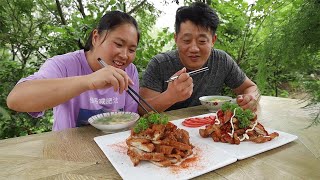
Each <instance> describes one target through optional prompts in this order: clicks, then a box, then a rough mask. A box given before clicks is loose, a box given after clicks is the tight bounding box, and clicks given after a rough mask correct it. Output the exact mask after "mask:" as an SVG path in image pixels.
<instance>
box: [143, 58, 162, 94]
mask: <svg viewBox="0 0 320 180" xmlns="http://www.w3.org/2000/svg"><path fill="white" fill-rule="evenodd" d="M162 83H163V80H162V79H161V73H160V64H159V63H158V62H157V60H156V59H155V58H152V59H151V60H150V62H149V64H148V66H147V68H146V70H145V72H144V74H143V76H142V80H141V87H144V88H148V89H151V90H154V91H157V92H162V91H163V90H162Z"/></svg>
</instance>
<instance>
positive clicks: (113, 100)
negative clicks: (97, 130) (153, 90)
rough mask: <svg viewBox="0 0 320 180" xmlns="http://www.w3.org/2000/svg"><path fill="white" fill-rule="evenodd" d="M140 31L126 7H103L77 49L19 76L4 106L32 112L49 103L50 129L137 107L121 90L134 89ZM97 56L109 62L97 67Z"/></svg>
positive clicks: (41, 110) (36, 114) (136, 86)
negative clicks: (52, 116)
mask: <svg viewBox="0 0 320 180" xmlns="http://www.w3.org/2000/svg"><path fill="white" fill-rule="evenodd" d="M139 38H140V34H139V29H138V25H137V22H136V20H135V19H134V18H133V17H132V16H130V15H128V14H127V13H124V12H120V11H110V12H108V13H106V14H105V15H104V16H103V17H102V18H101V19H100V22H99V24H98V26H97V28H95V29H94V30H93V31H92V32H91V34H90V37H89V39H88V41H87V43H86V45H85V47H84V49H82V50H78V51H75V52H70V53H67V54H63V55H58V56H54V57H52V58H50V59H48V60H47V61H46V62H45V63H44V64H43V65H42V66H41V68H40V69H39V71H38V72H36V73H34V74H33V75H30V76H28V77H26V78H23V79H21V80H20V81H19V82H18V83H17V85H16V86H15V87H14V88H13V90H12V91H11V92H10V94H9V95H8V98H7V105H8V107H9V108H10V109H13V110H15V111H19V112H29V114H30V115H32V116H33V117H39V116H42V115H43V114H44V111H45V110H46V109H50V108H53V113H54V124H53V130H54V131H57V130H62V129H66V128H72V127H78V126H82V125H85V124H88V118H89V117H91V116H93V115H95V114H98V113H102V112H110V111H130V112H137V109H138V104H137V103H136V102H135V101H134V100H133V99H132V98H131V97H130V96H129V95H128V94H127V93H125V90H127V88H128V86H129V85H130V86H131V87H132V88H133V89H134V90H135V91H136V92H139V79H138V71H137V68H136V67H135V65H134V64H132V61H133V60H134V58H135V55H136V49H137V46H138V42H139ZM98 58H101V59H103V60H104V62H105V63H106V64H108V65H109V66H107V67H104V68H102V67H101V65H100V64H99V62H98V60H97V59H98Z"/></svg>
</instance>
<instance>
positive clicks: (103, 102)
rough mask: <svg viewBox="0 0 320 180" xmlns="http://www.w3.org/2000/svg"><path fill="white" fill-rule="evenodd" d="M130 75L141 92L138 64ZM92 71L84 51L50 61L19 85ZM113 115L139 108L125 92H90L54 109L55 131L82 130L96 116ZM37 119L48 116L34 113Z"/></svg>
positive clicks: (111, 90)
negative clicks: (80, 127)
mask: <svg viewBox="0 0 320 180" xmlns="http://www.w3.org/2000/svg"><path fill="white" fill-rule="evenodd" d="M125 71H126V73H127V74H128V76H129V77H130V78H131V79H132V80H133V82H134V85H133V86H132V88H133V89H134V90H135V91H136V92H139V78H138V77H139V76H138V71H137V68H136V66H135V65H134V64H132V63H131V64H130V65H129V66H128V67H127V68H126V69H125ZM92 72H93V71H92V70H91V68H90V66H89V64H88V62H87V59H86V57H85V53H84V51H83V50H79V51H75V52H71V53H67V54H63V55H58V56H54V57H52V58H50V59H48V60H47V61H46V62H45V63H44V64H43V65H42V66H41V68H40V69H39V71H38V72H35V73H34V74H33V75H30V76H28V77H26V78H22V79H21V80H20V81H19V82H18V83H21V82H24V81H28V80H35V79H50V78H64V77H72V76H82V75H87V74H91V73H92ZM110 111H129V112H137V111H138V104H137V103H136V102H135V101H134V100H133V99H132V98H131V96H129V95H128V93H126V92H123V93H122V94H119V93H118V92H114V90H113V87H111V88H107V89H99V90H89V91H86V92H83V93H81V94H80V95H79V96H76V97H74V98H72V99H70V100H69V101H67V102H65V103H63V104H60V105H58V106H56V107H54V108H53V115H54V122H53V128H52V129H53V130H54V131H58V130H62V129H66V128H73V127H79V126H83V125H86V124H88V119H89V118H90V117H91V116H93V115H96V114H99V113H103V112H110ZM29 114H30V115H31V116H33V117H40V116H42V115H43V114H44V112H30V113H29Z"/></svg>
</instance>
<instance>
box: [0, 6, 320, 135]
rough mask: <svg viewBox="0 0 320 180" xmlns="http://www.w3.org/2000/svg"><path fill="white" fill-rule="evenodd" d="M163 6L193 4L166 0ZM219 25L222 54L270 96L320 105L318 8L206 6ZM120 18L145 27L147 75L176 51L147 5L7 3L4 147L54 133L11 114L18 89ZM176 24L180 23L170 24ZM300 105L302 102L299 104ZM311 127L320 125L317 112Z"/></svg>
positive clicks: (2, 53)
mask: <svg viewBox="0 0 320 180" xmlns="http://www.w3.org/2000/svg"><path fill="white" fill-rule="evenodd" d="M162 2H163V3H164V4H170V3H180V5H181V4H189V3H191V2H192V1H190V0H185V1H175V0H163V1H162ZM203 2H205V3H207V4H209V5H210V6H212V7H213V8H215V9H216V10H217V12H218V14H219V17H220V19H221V24H220V26H219V28H218V31H217V34H218V41H217V42H216V44H215V47H216V48H219V49H223V50H225V51H226V52H228V53H229V54H230V55H231V56H232V57H233V58H234V59H235V61H236V62H237V63H238V64H239V65H240V66H241V68H242V69H243V70H244V71H245V72H246V73H247V75H248V76H249V77H250V78H251V79H253V80H254V81H255V82H256V83H257V84H258V86H259V87H260V89H261V90H262V92H263V94H264V95H270V96H280V97H288V96H289V97H293V96H294V95H296V94H297V93H298V95H299V94H303V95H305V96H306V97H307V98H308V99H309V100H311V101H309V102H310V103H309V106H314V107H317V106H316V105H317V103H319V102H320V91H319V89H320V77H319V74H320V51H319V48H320V42H319V41H320V1H319V0H292V1H286V0H278V1H270V0H258V1H256V3H255V4H248V3H247V2H246V1H243V0H219V1H218V0H203ZM116 9H117V10H122V11H125V12H128V13H130V14H131V15H133V16H134V17H135V18H136V19H137V20H138V23H139V26H140V30H141V34H142V38H141V41H140V44H139V49H138V51H137V57H136V59H135V61H134V63H135V64H136V66H137V68H138V71H139V72H140V75H142V73H143V71H144V69H145V67H146V65H147V63H148V61H149V59H150V58H151V57H152V56H154V55H156V54H157V53H159V52H162V51H163V50H164V49H163V47H166V49H171V48H174V43H173V33H172V32H170V31H169V30H168V28H164V29H155V28H154V25H155V22H156V20H157V18H158V17H159V15H160V13H161V11H160V10H157V9H156V8H155V6H154V5H153V3H152V1H149V0H130V1H125V0H118V1H116V0H110V1H108V2H103V1H98V0H86V1H83V0H76V1H75V0H64V1H59V0H56V1H49V0H10V1H9V0H1V1H0V84H1V86H0V92H1V94H0V139H3V138H9V137H16V136H21V135H27V134H33V133H40V132H45V131H50V130H51V126H52V122H53V120H52V111H47V112H46V114H45V116H44V117H42V118H38V119H33V118H31V117H30V116H29V115H27V114H26V113H18V112H15V111H12V110H9V109H8V108H7V106H6V97H7V95H8V94H9V92H10V90H11V89H12V88H13V86H14V85H15V84H16V82H17V81H18V80H19V79H20V78H22V77H25V76H28V75H30V74H32V73H33V72H35V71H37V70H38V69H39V67H40V66H41V64H42V63H43V62H44V61H45V60H46V59H47V58H49V57H51V56H54V55H58V54H64V53H67V52H70V51H74V50H78V49H79V47H80V46H79V45H80V44H84V42H85V41H86V39H87V37H88V35H89V33H90V32H91V30H92V29H93V28H94V27H95V24H96V22H97V20H98V19H99V17H101V16H102V15H103V14H104V13H105V12H106V11H108V10H116ZM172 18H174V17H172ZM300 97H304V96H301V95H300ZM316 110H317V112H318V113H317V114H315V117H316V118H315V120H314V122H313V124H317V123H319V116H317V115H319V113H320V109H316Z"/></svg>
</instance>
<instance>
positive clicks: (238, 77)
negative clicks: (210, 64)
mask: <svg viewBox="0 0 320 180" xmlns="http://www.w3.org/2000/svg"><path fill="white" fill-rule="evenodd" d="M225 63H226V66H225V67H226V71H227V76H226V79H225V84H226V85H227V86H229V87H230V88H231V89H235V88H237V87H239V86H240V85H241V84H242V83H243V82H244V81H245V79H246V75H245V73H244V72H243V71H242V70H241V69H240V67H239V66H238V64H237V63H236V62H235V61H234V60H233V59H232V58H231V57H230V56H229V55H228V54H226V61H225Z"/></svg>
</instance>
